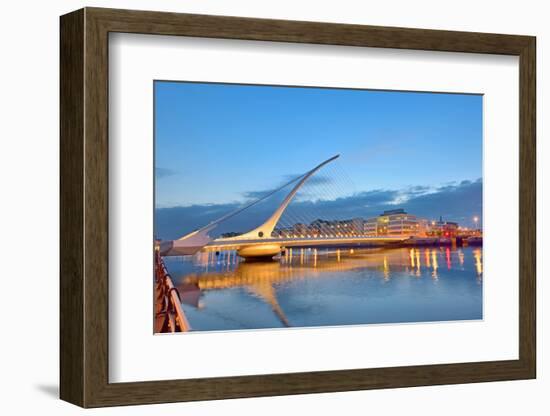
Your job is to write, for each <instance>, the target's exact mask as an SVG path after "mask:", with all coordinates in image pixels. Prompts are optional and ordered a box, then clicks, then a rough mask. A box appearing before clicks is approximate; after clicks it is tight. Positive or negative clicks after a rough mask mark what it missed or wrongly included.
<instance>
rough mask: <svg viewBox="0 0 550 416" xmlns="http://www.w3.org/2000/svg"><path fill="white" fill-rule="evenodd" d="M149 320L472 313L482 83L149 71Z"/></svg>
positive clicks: (479, 254)
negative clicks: (312, 81)
mask: <svg viewBox="0 0 550 416" xmlns="http://www.w3.org/2000/svg"><path fill="white" fill-rule="evenodd" d="M154 166H155V168H154V169H155V171H154V175H155V190H154V201H155V202H154V204H155V206H154V236H152V238H153V241H154V244H153V255H154V271H153V292H154V299H155V303H154V311H153V314H154V329H153V331H154V333H175V332H195V331H231V330H260V329H269V330H274V329H281V328H305V327H323V326H345V325H372V324H379V325H380V324H384V325H389V324H393V325H396V324H410V323H422V322H448V321H469V320H482V319H483V249H482V246H483V176H482V172H483V96H482V95H480V94H466V93H465V94H457V93H442V92H413V91H387V90H367V89H344V88H325V87H301V86H278V85H248V84H229V83H206V82H182V81H161V80H159V81H155V82H154Z"/></svg>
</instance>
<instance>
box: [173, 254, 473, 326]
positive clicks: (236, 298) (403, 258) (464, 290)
mask: <svg viewBox="0 0 550 416" xmlns="http://www.w3.org/2000/svg"><path fill="white" fill-rule="evenodd" d="M166 264H167V267H168V269H169V271H170V272H171V274H172V276H173V277H174V280H175V283H176V285H177V287H178V290H179V292H180V295H181V300H182V305H183V307H184V310H185V313H186V314H187V315H188V319H189V320H190V323H191V326H192V328H193V329H194V330H220V329H243V328H245V329H250V328H272V327H288V326H317V325H345V324H361V323H384V322H418V321H438V320H456V319H480V318H481V317H482V296H481V292H482V288H481V286H482V285H481V278H482V273H483V268H482V250H481V249H480V248H475V249H472V248H467V247H466V248H459V249H457V248H454V247H445V248H433V247H429V248H399V249H347V248H346V249H343V248H339V249H313V248H294V249H288V250H286V252H285V253H283V254H282V255H281V256H280V258H278V259H276V260H275V261H273V262H245V261H243V260H242V259H241V258H239V257H238V256H237V255H236V253H235V252H229V251H228V252H222V253H220V254H219V255H216V254H215V253H213V252H201V253H198V254H197V255H195V256H193V257H178V258H168V259H167V260H166ZM440 264H443V265H444V266H443V268H441V267H440ZM411 278H414V279H412V280H411Z"/></svg>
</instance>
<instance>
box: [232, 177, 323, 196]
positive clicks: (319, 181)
mask: <svg viewBox="0 0 550 416" xmlns="http://www.w3.org/2000/svg"><path fill="white" fill-rule="evenodd" d="M302 176H303V174H302V175H300V174H296V175H284V180H283V181H281V184H280V185H279V186H278V187H276V188H272V189H264V190H261V191H247V192H243V194H242V195H243V197H244V198H246V199H252V200H254V199H260V198H262V197H264V196H266V195H267V194H269V193H271V192H274V191H275V190H277V189H278V188H279V187H281V186H283V185H284V184H288V183H289V182H293V183H295V182H297V180H298V179H299V178H301V177H302ZM331 182H332V178H330V177H328V176H324V175H315V176H311V177H310V178H309V179H308V180H307V183H306V184H304V187H305V186H307V188H308V189H310V188H311V187H314V186H318V185H324V184H328V183H331ZM288 189H289V190H290V189H292V188H291V185H290V184H289V185H288ZM303 189H305V188H302V191H303ZM302 193H303V192H302Z"/></svg>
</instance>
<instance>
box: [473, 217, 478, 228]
mask: <svg viewBox="0 0 550 416" xmlns="http://www.w3.org/2000/svg"><path fill="white" fill-rule="evenodd" d="M478 221H479V218H478V217H477V216H475V217H474V224H475V225H476V228H477V222H478Z"/></svg>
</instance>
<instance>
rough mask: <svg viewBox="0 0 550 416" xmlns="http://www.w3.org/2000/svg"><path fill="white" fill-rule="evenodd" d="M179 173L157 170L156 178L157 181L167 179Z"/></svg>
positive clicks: (169, 170) (170, 170)
mask: <svg viewBox="0 0 550 416" xmlns="http://www.w3.org/2000/svg"><path fill="white" fill-rule="evenodd" d="M177 174H178V172H177V171H175V170H172V169H166V168H155V176H156V178H157V179H162V178H166V177H167V176H174V175H177Z"/></svg>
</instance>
